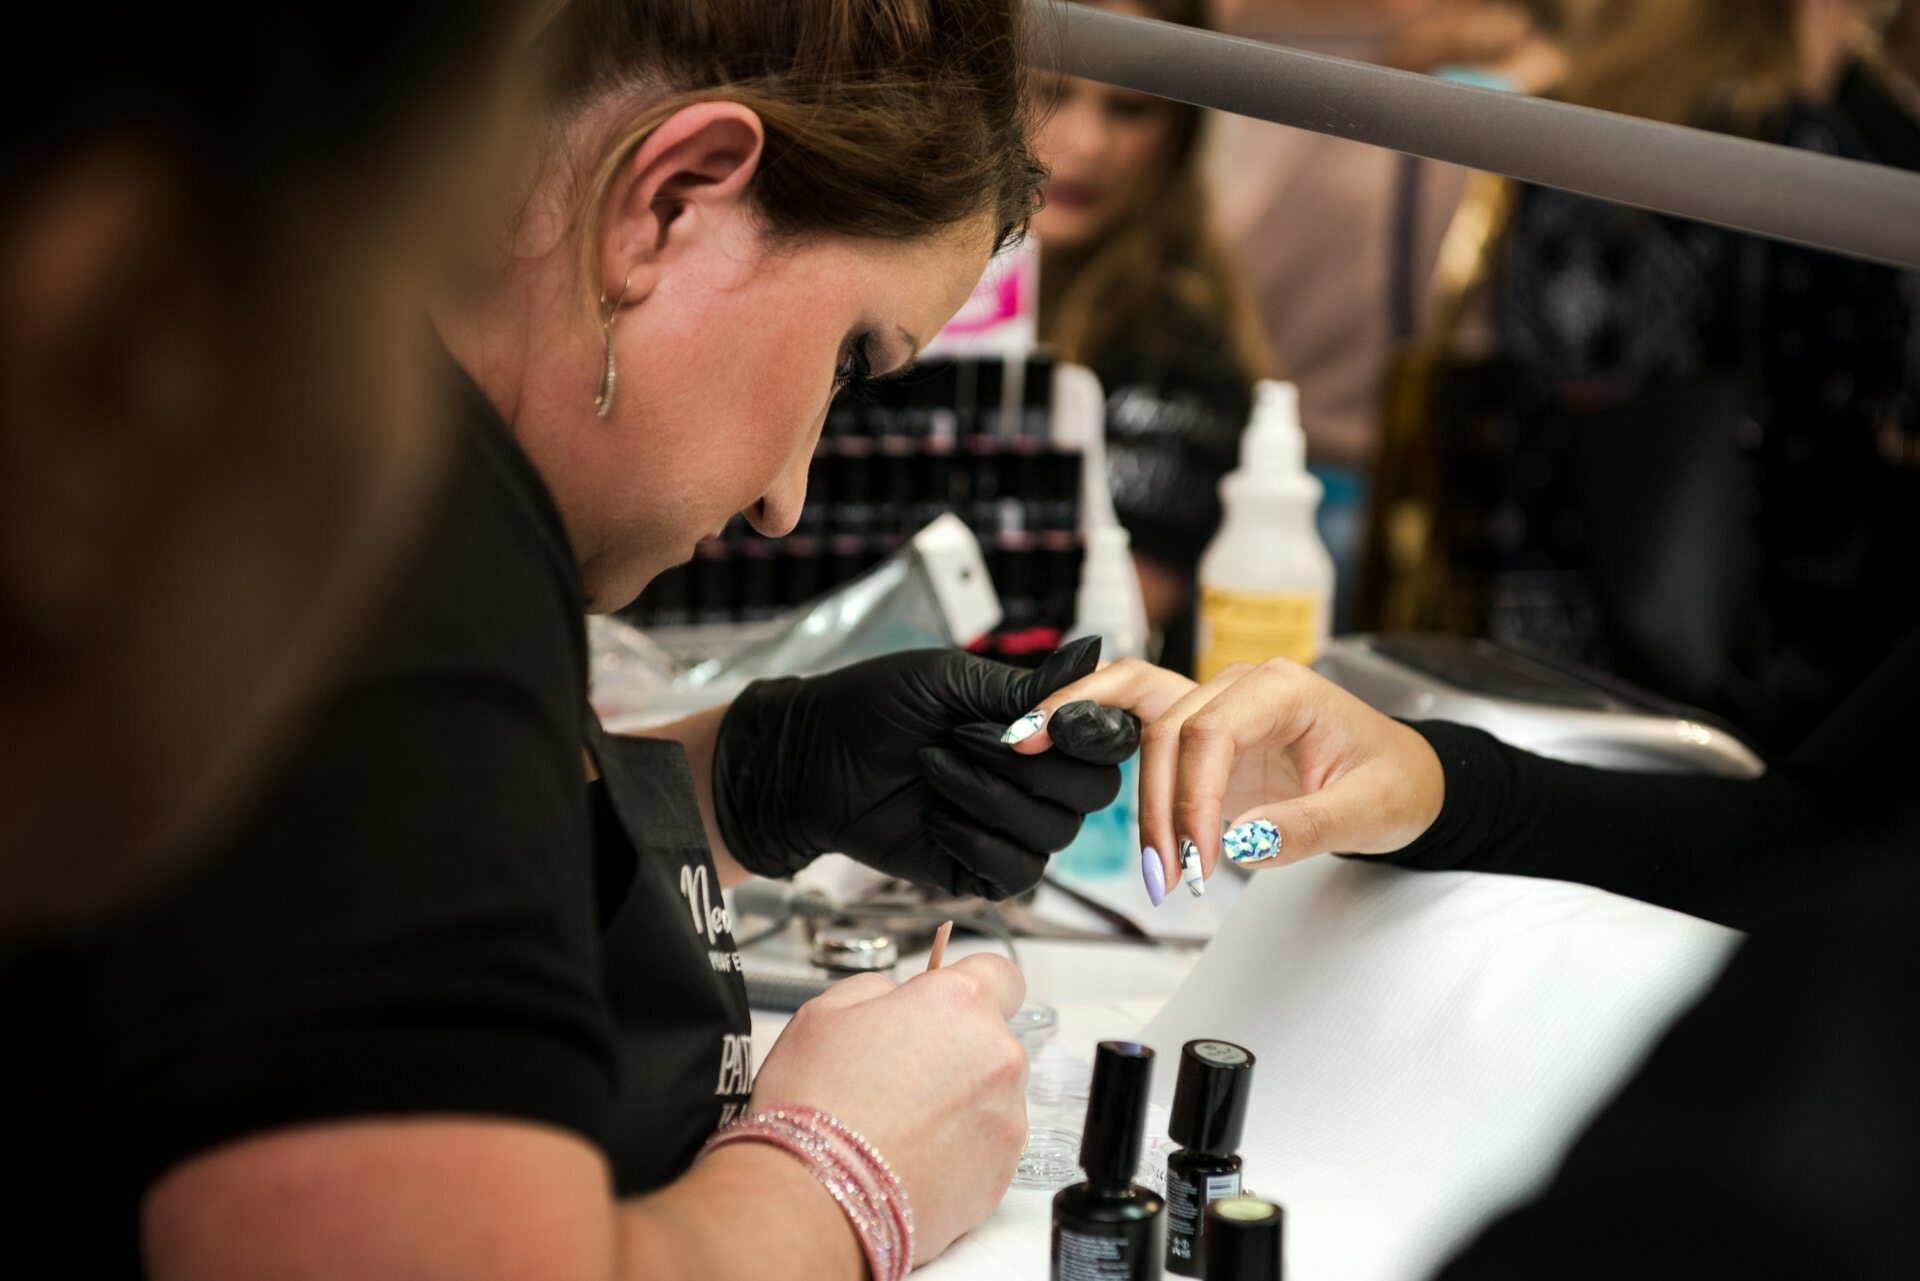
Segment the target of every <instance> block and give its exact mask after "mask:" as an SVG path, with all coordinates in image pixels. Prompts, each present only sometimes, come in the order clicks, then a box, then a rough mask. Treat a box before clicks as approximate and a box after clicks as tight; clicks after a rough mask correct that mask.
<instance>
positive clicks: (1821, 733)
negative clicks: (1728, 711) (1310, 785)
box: [1389, 633, 1920, 1281]
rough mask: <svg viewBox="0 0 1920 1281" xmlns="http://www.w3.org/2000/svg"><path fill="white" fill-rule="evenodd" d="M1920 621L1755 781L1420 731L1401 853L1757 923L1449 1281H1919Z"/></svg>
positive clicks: (1435, 729) (1448, 1274) (1448, 730)
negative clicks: (1430, 752)
mask: <svg viewBox="0 0 1920 1281" xmlns="http://www.w3.org/2000/svg"><path fill="white" fill-rule="evenodd" d="M1916 726H1920V633H1915V634H1913V635H1910V636H1909V637H1908V638H1907V639H1906V640H1904V641H1903V642H1902V643H1901V644H1900V645H1899V646H1898V647H1897V649H1896V650H1895V651H1894V653H1893V654H1892V656H1891V657H1890V658H1889V659H1888V660H1887V662H1886V663H1885V664H1884V665H1883V666H1882V668H1881V669H1880V670H1879V671H1878V672H1876V673H1875V674H1874V675H1873V676H1872V677H1871V678H1870V679H1869V680H1868V681H1867V683H1866V684H1865V685H1864V686H1863V687H1862V688H1861V689H1860V690H1859V691H1858V692H1857V693H1856V694H1855V695H1854V696H1853V697H1852V698H1850V699H1849V700H1848V701H1847V703H1846V704H1845V705H1844V706H1843V707H1841V708H1840V709H1839V710H1838V711H1837V712H1835V714H1834V715H1833V716H1831V717H1830V718H1829V719H1828V720H1827V721H1826V722H1825V723H1823V724H1822V725H1821V727H1820V728H1819V729H1818V730H1817V731H1816V732H1815V733H1814V734H1813V735H1812V736H1811V737H1810V738H1808V740H1807V741H1806V742H1805V743H1804V744H1803V745H1802V746H1801V748H1800V749H1799V750H1798V751H1796V752H1795V753H1793V755H1792V756H1791V757H1790V758H1788V759H1786V760H1784V761H1782V762H1780V763H1779V764H1777V765H1776V766H1774V767H1773V769H1771V770H1770V771H1769V772H1768V774H1767V775H1766V776H1765V777H1764V778H1762V779H1759V780H1754V781H1730V780H1721V779H1705V778H1684V777H1675V776H1654V775H1638V774H1621V773H1610V772H1606V771H1601V770H1594V769H1587V768H1584V767H1581V766H1575V765H1566V764H1561V763H1557V762H1553V761H1547V760H1544V759H1542V758H1540V757H1536V756H1533V755H1530V754H1529V753H1526V752H1522V751H1518V750H1517V749H1514V748H1511V747H1507V746H1505V745H1503V744H1501V743H1499V742H1498V741H1496V740H1494V739H1493V738H1491V737H1489V736H1488V735H1485V734H1483V733H1481V732H1479V731H1477V730H1470V729H1465V728H1462V727H1460V726H1455V725H1443V724H1423V725H1418V726H1416V728H1418V729H1419V730H1420V731H1421V732H1422V733H1423V734H1424V735H1425V736H1426V737H1427V739H1428V741H1429V742H1431V743H1432V744H1433V745H1434V748H1435V750H1436V751H1438V752H1439V754H1440V758H1441V762H1442V765H1443V768H1444V769H1445V773H1446V788H1447V792H1446V801H1445V803H1444V807H1443V810H1442V813H1441V816H1440V819H1439V821H1438V822H1436V823H1435V825H1434V827H1433V828H1432V829H1431V830H1430V831H1429V832H1428V834H1427V835H1426V836H1424V837H1422V838H1421V840H1420V841H1419V842H1418V843H1416V844H1415V845H1413V846H1411V847H1409V848H1408V849H1407V850H1405V851H1402V852H1401V853H1400V854H1398V855H1394V856H1391V857H1390V859H1389V861H1391V862H1394V863H1398V864H1400V865H1401V866H1406V867H1420V868H1433V869H1438V868H1458V869H1473V870H1480V871H1493V872H1505V873H1511V874H1518V875H1527V876H1544V877H1553V878H1555V879H1560V880H1568V881H1576V882H1581V883H1584V884H1588V885H1596V886H1599V887H1600V888H1602V889H1608V890H1612V891H1615V892H1617V893H1620V894H1625V895H1629V896H1632V897H1634V898H1639V899H1643V900H1645V901H1647V902H1650V903H1656V904H1660V905H1662V906H1666V907H1671V908H1676V909H1678V910H1681V911H1684V912H1690V913H1693V914H1695V915H1698V916H1702V917H1706V918H1708V919H1712V920H1717V921H1722V922H1725V923H1728V924H1731V925H1735V926H1738V927H1741V928H1744V929H1748V930H1750V931H1752V936H1751V938H1750V939H1749V940H1748V942H1747V943H1746V944H1745V945H1744V946H1743V948H1742V950H1741V951H1740V952H1739V953H1738V955H1737V956H1736V957H1735V959H1734V961H1733V963H1732V964H1731V965H1730V966H1729V968H1728V970H1727V972H1726V973H1725V974H1724V975H1723V976H1722V977H1721V979H1720V981H1719V982H1718V983H1717V984H1716V985H1715V986H1714V988H1713V989H1712V990H1711V991H1710V992H1709V993H1708V994H1707V996H1706V997H1705V998H1704V999H1703V1000H1702V1001H1701V1002H1700V1004H1699V1005H1698V1006H1696V1007H1695V1008H1694V1009H1693V1010H1692V1011H1691V1012H1690V1013H1688V1014H1687V1015H1686V1016H1684V1017H1683V1018H1682V1019H1681V1020H1680V1021H1679V1022H1678V1023H1677V1024H1676V1025H1675V1027H1674V1028H1673V1029H1672V1030H1671V1031H1670V1032H1669V1033H1668V1034H1667V1036H1666V1037H1665V1038H1664V1039H1663V1041H1662V1042H1661V1044H1660V1045H1659V1046H1658V1048H1657V1049H1656V1050H1655V1051H1654V1053H1653V1055H1652V1056H1651V1058H1650V1059H1649V1060H1648V1062H1647V1063H1646V1065H1645V1066H1644V1067H1643V1068H1642V1069H1641V1071H1640V1072H1639V1073H1638V1074H1637V1075H1636V1076H1635V1077H1634V1078H1633V1079H1632V1080H1631V1081H1630V1082H1628V1084H1627V1085H1626V1086H1625V1088H1624V1089H1623V1090H1622V1091H1621V1093H1620V1094H1619V1096H1618V1097H1617V1098H1615V1099H1614V1100H1613V1101H1612V1102H1611V1103H1610V1104H1609V1105H1608V1106H1607V1108H1606V1109H1605V1110H1604V1111H1603V1112H1602V1113H1601V1114H1600V1116H1599V1118H1598V1119H1597V1120H1596V1121H1595V1122H1594V1123H1593V1125H1592V1126H1591V1127H1590V1128H1589V1129H1588V1130H1587V1132H1586V1133H1585V1134H1584V1135H1583V1136H1582V1137H1581V1138H1580V1139H1579V1140H1578V1142H1577V1143H1576V1144H1575V1146H1574V1147H1573V1149H1572V1151H1571V1152H1570V1154H1569V1155H1568V1157H1567V1159H1566V1161H1565V1163H1564V1164H1563V1165H1562V1167H1561V1169H1560V1171H1559V1172H1558V1174H1557V1175H1556V1177H1555V1179H1554V1181H1553V1183H1552V1184H1551V1185H1550V1186H1549V1188H1548V1189H1547V1191H1546V1192H1545V1193H1543V1194H1542V1195H1541V1196H1540V1197H1539V1198H1538V1199H1537V1200H1536V1201H1535V1202H1533V1203H1532V1204H1530V1205H1527V1206H1524V1207H1522V1208H1520V1209H1518V1210H1516V1211H1514V1212H1512V1213H1510V1214H1508V1215H1506V1216H1504V1217H1503V1218H1501V1219H1499V1220H1497V1221H1496V1222H1495V1223H1494V1224H1493V1225H1492V1226H1491V1227H1490V1228H1488V1229H1487V1230H1486V1232H1485V1233H1484V1234H1483V1235H1482V1236H1481V1237H1480V1239H1479V1240H1478V1241H1476V1242H1475V1243H1474V1244H1473V1245H1472V1246H1470V1247H1469V1248H1468V1249H1467V1250H1466V1251H1465V1252H1464V1253H1463V1254H1461V1255H1460V1256H1459V1257H1457V1258H1456V1259H1455V1260H1454V1261H1453V1262H1452V1263H1451V1264H1450V1265H1449V1266H1448V1267H1447V1268H1446V1269H1445V1271H1444V1272H1443V1274H1442V1277H1443V1281H1508V1279H1512V1281H1520V1279H1521V1278H1527V1279H1529V1281H1531V1279H1532V1278H1538V1277H1563V1278H1570V1279H1576V1281H1582V1279H1593V1281H1600V1279H1603V1278H1604V1279H1606V1281H1629V1278H1631V1279H1634V1281H1639V1279H1640V1278H1649V1277H1658V1278H1661V1279H1662V1281H1683V1279H1684V1281H1704V1279H1706V1278H1724V1279H1726V1281H1733V1279H1734V1278H1805V1279H1807V1281H1813V1279H1814V1278H1819V1279H1820V1281H1833V1279H1835V1278H1848V1279H1851V1281H1868V1279H1873V1281H1878V1279H1880V1278H1886V1279H1887V1281H1892V1279H1893V1278H1910V1277H1915V1276H1920V1215H1916V1214H1915V1213H1914V1209H1913V1207H1914V1206H1915V1205H1916V1204H1920V1091H1916V1089H1915V1083H1916V1082H1920V932H1916V930H1915V928H1914V917H1915V914H1916V911H1920V787H1916V786H1915V785H1914V782H1915V772H1916V771H1915V767H1916V765H1917V764H1920V752H1916V750H1915V748H1914V734H1915V731H1916Z"/></svg>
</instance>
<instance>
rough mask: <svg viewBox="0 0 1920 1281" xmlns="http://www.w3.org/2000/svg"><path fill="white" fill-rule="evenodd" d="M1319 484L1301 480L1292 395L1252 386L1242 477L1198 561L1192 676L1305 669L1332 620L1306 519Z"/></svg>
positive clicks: (1226, 495)
mask: <svg viewBox="0 0 1920 1281" xmlns="http://www.w3.org/2000/svg"><path fill="white" fill-rule="evenodd" d="M1320 495H1321V485H1320V482H1319V481H1318V480H1315V479H1314V478H1313V476H1312V475H1310V474H1309V473H1308V472H1307V442H1306V435H1305V433H1303V432H1302V431H1301V430H1300V391H1299V389H1298V388H1297V387H1295V386H1294V385H1293V384H1292V383H1282V382H1271V381H1265V382H1262V383H1261V384H1260V385H1259V389H1258V396H1257V398H1256V400H1255V402H1254V408H1253V420H1252V422H1250V423H1249V424H1248V425H1247V433H1246V435H1245V436H1244V437H1243V438H1242V440H1241V442H1240V468H1239V470H1238V471H1235V472H1233V473H1232V474H1231V475H1229V476H1228V477H1227V478H1226V479H1225V480H1223V481H1221V482H1220V500H1221V503H1222V504H1223V505H1224V507H1225V509H1226V519H1225V520H1224V521H1222V522H1221V525H1220V532H1219V533H1218V534H1215V535H1214V538H1213V541H1212V542H1211V543H1209V544H1208V545H1207V550H1206V554H1205V555H1204V556H1202V557H1201V558H1200V617H1199V628H1198V631H1197V634H1196V636H1195V646H1194V649H1195V668H1196V671H1195V675H1197V676H1198V677H1199V678H1200V679H1201V680H1203V681H1205V680H1208V679H1210V678H1212V677H1213V676H1215V675H1217V674H1218V673H1219V672H1220V670H1221V669H1222V668H1225V667H1228V666H1230V665H1232V664H1234V663H1259V662H1262V661H1264V660H1266V659H1269V658H1276V657H1278V658H1291V659H1295V660H1297V661H1299V662H1302V663H1312V662H1313V661H1314V660H1315V659H1317V658H1318V657H1319V656H1320V653H1321V651H1322V650H1323V649H1325V648H1326V643H1327V635H1328V631H1329V629H1330V627H1331V625H1332V623H1331V620H1332V615H1333V557H1331V556H1330V555H1328V554H1327V548H1326V545H1325V544H1324V543H1322V542H1321V541H1320V534H1319V531H1318V529H1317V528H1316V527H1315V525H1314V516H1315V514H1316V513H1317V512H1318V510H1319V507H1320Z"/></svg>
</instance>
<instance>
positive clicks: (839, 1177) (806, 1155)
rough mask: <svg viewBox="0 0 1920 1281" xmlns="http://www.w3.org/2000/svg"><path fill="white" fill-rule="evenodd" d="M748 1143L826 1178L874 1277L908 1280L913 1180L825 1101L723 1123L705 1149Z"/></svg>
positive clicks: (877, 1279) (887, 1280)
mask: <svg viewBox="0 0 1920 1281" xmlns="http://www.w3.org/2000/svg"><path fill="white" fill-rule="evenodd" d="M742 1142H754V1143H766V1144H770V1145H772V1146H773V1147H777V1148H779V1149H780V1150H781V1151H783V1152H787V1153H789V1154H791V1155H792V1156H795V1157H797V1158H799V1160H800V1161H801V1162H802V1163H803V1164H804V1165H805V1166H806V1167H807V1170H808V1172H809V1173H811V1174H812V1175H813V1176H814V1177H815V1178H816V1179H818V1180H820V1183H821V1185H822V1186H824V1187H825V1188H826V1190H827V1192H828V1194H829V1195H831V1196H832V1197H833V1199H834V1200H835V1201H836V1202H837V1203H838V1204H839V1206H840V1209H841V1211H842V1212H844V1213H845V1214H846V1216H847V1221H848V1222H849V1223H850V1224H852V1226H853V1232H854V1236H855V1237H856V1238H857V1239H858V1240H859V1242H860V1249H861V1252H862V1253H863V1254H864V1255H865V1256H866V1259H867V1267H868V1268H869V1269H870V1270H871V1272H872V1274H873V1281H904V1279H905V1277H906V1275H907V1273H909V1272H911V1271H912V1270H913V1206H912V1204H911V1203H910V1202H909V1201H908V1200H907V1190H906V1187H905V1186H904V1185H903V1184H902V1183H901V1182H900V1179H899V1176H897V1175H895V1174H894V1172H893V1167H892V1166H890V1165H888V1164H887V1160H886V1158H885V1157H883V1156H881V1155H880V1153H879V1152H878V1151H876V1150H875V1149H874V1146H873V1145H872V1144H871V1143H868V1142H867V1140H866V1139H865V1138H864V1137H862V1136H861V1135H860V1134H859V1133H858V1132H857V1131H855V1130H853V1129H852V1128H850V1127H849V1126H847V1125H845V1124H843V1123H842V1122H841V1121H840V1120H839V1119H838V1118H837V1117H834V1116H831V1115H829V1114H827V1113H825V1112H822V1111H820V1110H819V1109H818V1108H807V1107H775V1108H767V1109H765V1110H763V1111H759V1112H749V1113H746V1114H745V1115H742V1116H740V1117H737V1118H735V1119H734V1120H732V1121H730V1122H728V1123H727V1124H726V1125H724V1126H722V1127H721V1128H720V1129H719V1131H717V1132H716V1133H715V1134H714V1135H713V1137H712V1138H710V1139H708V1140H707V1142H706V1144H705V1146H703V1147H702V1148H701V1149H700V1156H705V1155H706V1154H707V1153H709V1152H711V1151H713V1150H714V1149H715V1148H718V1147H722V1146H724V1145H726V1144H728V1143H742ZM695 1159H696V1160H697V1159H698V1158H695Z"/></svg>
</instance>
